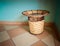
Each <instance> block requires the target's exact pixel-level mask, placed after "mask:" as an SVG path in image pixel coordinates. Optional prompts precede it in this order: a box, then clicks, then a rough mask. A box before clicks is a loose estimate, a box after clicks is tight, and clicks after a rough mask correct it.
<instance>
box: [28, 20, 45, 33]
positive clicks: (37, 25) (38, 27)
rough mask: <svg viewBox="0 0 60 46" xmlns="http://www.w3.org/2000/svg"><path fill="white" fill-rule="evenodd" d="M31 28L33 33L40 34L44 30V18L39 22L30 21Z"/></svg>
mask: <svg viewBox="0 0 60 46" xmlns="http://www.w3.org/2000/svg"><path fill="white" fill-rule="evenodd" d="M29 28H30V32H31V33H32V34H40V33H42V32H43V28H44V20H42V21H38V22H31V21H29Z"/></svg>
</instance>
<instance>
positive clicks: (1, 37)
mask: <svg viewBox="0 0 60 46" xmlns="http://www.w3.org/2000/svg"><path fill="white" fill-rule="evenodd" d="M9 38H10V37H9V35H8V33H7V32H6V31H3V32H0V42H3V41H5V40H8V39H9Z"/></svg>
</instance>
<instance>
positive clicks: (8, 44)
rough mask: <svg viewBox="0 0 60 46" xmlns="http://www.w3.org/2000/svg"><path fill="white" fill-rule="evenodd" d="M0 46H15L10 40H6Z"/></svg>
mask: <svg viewBox="0 0 60 46" xmlns="http://www.w3.org/2000/svg"><path fill="white" fill-rule="evenodd" d="M0 46H15V45H14V43H13V42H12V40H6V41H4V42H1V43H0Z"/></svg>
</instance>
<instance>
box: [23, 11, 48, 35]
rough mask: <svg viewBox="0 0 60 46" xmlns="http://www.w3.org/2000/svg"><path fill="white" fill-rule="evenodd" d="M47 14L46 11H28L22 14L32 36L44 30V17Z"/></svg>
mask: <svg viewBox="0 0 60 46" xmlns="http://www.w3.org/2000/svg"><path fill="white" fill-rule="evenodd" d="M48 13H49V12H48V11H46V10H29V11H24V12H23V14H24V15H26V16H28V20H29V28H30V32H31V33H32V34H40V33H42V32H43V30H44V16H45V15H47V14H48Z"/></svg>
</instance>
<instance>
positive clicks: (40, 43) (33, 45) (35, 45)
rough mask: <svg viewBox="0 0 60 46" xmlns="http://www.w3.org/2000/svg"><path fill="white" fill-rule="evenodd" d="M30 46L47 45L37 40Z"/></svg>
mask: <svg viewBox="0 0 60 46" xmlns="http://www.w3.org/2000/svg"><path fill="white" fill-rule="evenodd" d="M31 46H47V45H46V44H45V43H44V42H42V41H40V40H39V41H38V42H36V43H34V44H32V45H31Z"/></svg>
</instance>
